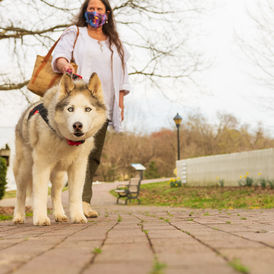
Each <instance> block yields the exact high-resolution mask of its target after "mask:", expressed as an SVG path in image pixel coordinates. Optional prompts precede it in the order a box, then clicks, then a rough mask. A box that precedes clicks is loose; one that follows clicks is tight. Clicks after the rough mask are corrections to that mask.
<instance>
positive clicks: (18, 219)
mask: <svg viewBox="0 0 274 274" xmlns="http://www.w3.org/2000/svg"><path fill="white" fill-rule="evenodd" d="M12 221H13V223H14V224H23V223H24V222H25V218H24V217H21V216H14V217H13V220H12Z"/></svg>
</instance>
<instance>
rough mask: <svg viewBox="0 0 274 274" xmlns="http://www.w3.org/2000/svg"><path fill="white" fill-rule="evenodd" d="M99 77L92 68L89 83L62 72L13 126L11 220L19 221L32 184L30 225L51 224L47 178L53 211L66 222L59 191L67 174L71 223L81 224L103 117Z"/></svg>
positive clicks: (23, 212) (84, 219)
mask: <svg viewBox="0 0 274 274" xmlns="http://www.w3.org/2000/svg"><path fill="white" fill-rule="evenodd" d="M106 117H107V116H106V107H105V105H104V99H103V92H102V87H101V82H100V80H99V78H98V76H97V74H96V73H94V74H92V75H91V77H90V79H89V83H85V82H84V81H83V80H76V81H73V80H72V78H71V76H70V75H67V74H65V75H64V76H63V77H62V79H61V82H60V84H59V85H58V86H55V87H53V88H51V89H49V90H48V91H47V92H46V93H45V95H44V97H43V98H42V99H41V101H39V102H37V103H35V104H33V105H32V106H30V107H29V108H28V109H27V110H26V111H25V112H24V113H23V115H22V117H21V118H20V120H19V122H18V124H17V126H16V155H15V159H14V168H13V169H14V170H13V171H14V176H15V180H16V185H17V194H16V206H15V211H14V218H13V222H14V223H24V218H25V200H26V189H27V188H28V187H30V189H32V198H33V224H34V225H50V219H49V218H48V216H47V196H48V182H49V181H51V183H52V190H51V197H52V203H53V214H54V217H55V220H56V221H57V222H64V221H67V220H68V218H67V216H66V215H65V212H64V209H63V205H62V201H61V194H62V188H63V186H64V183H65V182H66V178H68V185H69V211H70V219H71V222H73V223H86V222H87V219H86V217H85V216H84V214H83V208H82V191H83V185H84V181H85V175H86V166H87V160H88V155H89V153H90V151H91V150H92V149H93V147H94V138H93V137H94V135H95V134H96V133H97V132H98V131H99V130H100V128H101V127H102V126H103V125H104V123H105V122H106ZM66 174H67V177H66Z"/></svg>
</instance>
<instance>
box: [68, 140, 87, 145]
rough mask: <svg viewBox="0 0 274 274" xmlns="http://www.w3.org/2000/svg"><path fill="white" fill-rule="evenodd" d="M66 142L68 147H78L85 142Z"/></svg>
mask: <svg viewBox="0 0 274 274" xmlns="http://www.w3.org/2000/svg"><path fill="white" fill-rule="evenodd" d="M66 140H67V143H68V145H70V146H79V145H81V144H83V143H84V142H85V140H81V141H72V140H69V139H66Z"/></svg>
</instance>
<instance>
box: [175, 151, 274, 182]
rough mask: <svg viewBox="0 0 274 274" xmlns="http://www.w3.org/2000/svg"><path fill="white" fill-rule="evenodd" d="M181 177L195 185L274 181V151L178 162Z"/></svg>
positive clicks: (233, 154)
mask: <svg viewBox="0 0 274 274" xmlns="http://www.w3.org/2000/svg"><path fill="white" fill-rule="evenodd" d="M176 165H177V172H178V176H179V177H180V178H182V181H185V182H187V183H189V184H192V185H210V184H216V183H218V182H219V181H220V180H224V183H225V186H227V185H230V186H233V185H238V181H239V180H240V178H241V177H244V176H249V177H252V178H254V179H255V178H258V177H263V178H268V179H274V149H273V148H270V149H261V150H253V151H246V152H239V153H231V154H220V155H214V156H205V157H197V158H190V159H186V160H180V161H177V163H176Z"/></svg>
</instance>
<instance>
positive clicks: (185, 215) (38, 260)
mask: <svg viewBox="0 0 274 274" xmlns="http://www.w3.org/2000/svg"><path fill="white" fill-rule="evenodd" d="M112 188H115V184H102V185H95V186H94V199H93V203H94V205H95V206H94V208H95V209H96V210H98V212H99V214H100V215H99V217H98V218H96V219H89V222H88V223H87V224H80V225H77V224H70V223H63V224H58V223H55V222H54V220H53V219H52V216H50V218H51V220H52V225H51V226H47V227H35V226H33V225H32V218H27V219H26V223H25V224H23V225H13V224H12V223H11V222H0V274H2V273H5V274H7V273H15V274H18V273H20V274H29V273H31V274H32V273H39V274H40V273H42V274H44V273H47V274H48V273H53V274H55V273H56V274H63V273H64V274H74V273H75V274H76V273H77V274H78V273H85V274H86V273H96V274H101V273H104V274H108V273H112V274H115V273H119V274H128V273H131V274H135V273H136V274H143V273H150V272H152V271H153V269H154V266H155V260H156V258H157V260H158V262H159V263H160V264H165V265H166V267H165V268H164V270H163V273H165V274H173V273H174V274H175V273H176V274H178V273H184V274H196V273H197V274H203V273H205V274H215V273H216V274H233V273H238V272H236V271H235V270H234V269H233V267H231V266H229V264H228V261H229V260H233V259H237V258H238V259H239V260H240V262H241V263H242V264H243V265H245V266H247V267H248V268H249V270H250V273H251V274H252V273H255V274H257V273H259V274H260V273H263V274H269V273H274V272H273V269H274V263H273V258H274V248H273V247H271V246H270V247H267V246H266V245H274V218H273V216H274V210H273V209H270V210H262V209H258V210H255V209H252V210H246V209H241V210H222V211H219V210H197V209H194V210H193V209H183V208H171V207H149V206H130V205H129V206H124V205H115V198H114V197H112V196H111V195H110V194H109V190H110V189H112ZM63 196H64V197H63V200H64V204H65V207H66V208H65V210H66V211H67V198H68V197H67V196H68V195H67V192H65V193H63ZM13 201H14V200H13ZM8 202H9V203H11V202H12V199H11V200H10V201H8ZM1 203H2V202H1V201H0V205H1ZM6 203H7V202H6ZM190 215H191V216H190ZM242 218H246V219H242ZM220 230H221V231H220ZM95 248H99V249H97V250H101V251H102V252H101V253H94V251H95Z"/></svg>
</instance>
